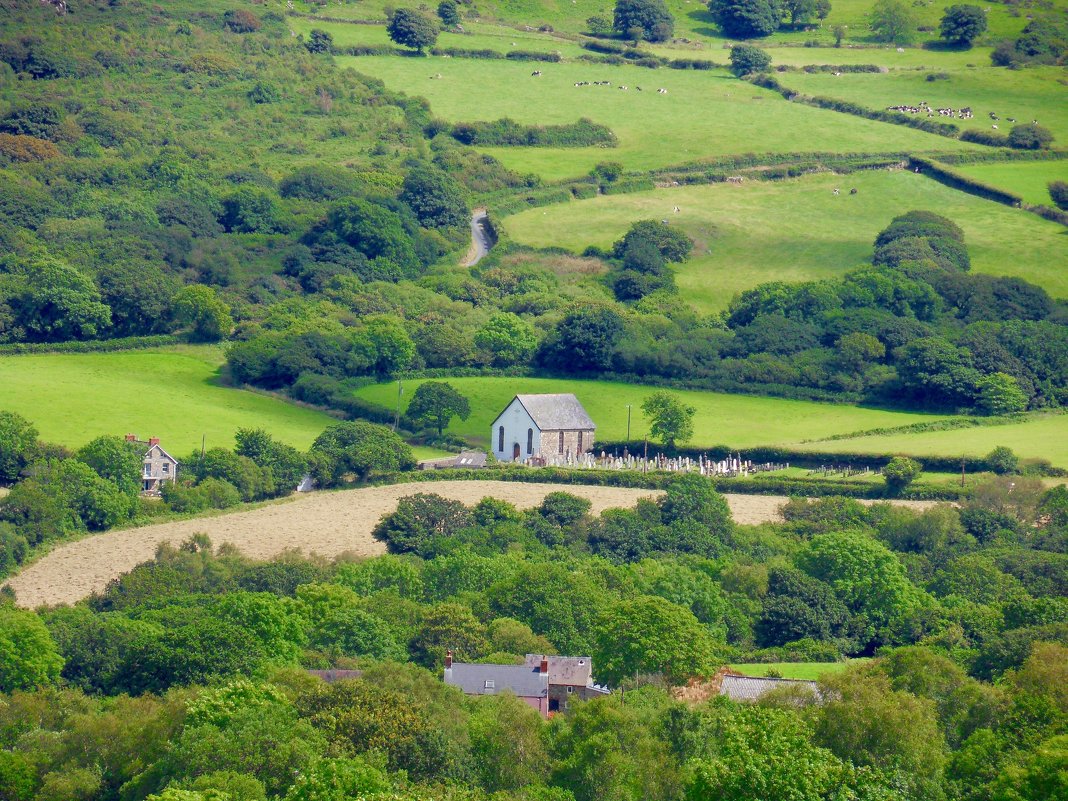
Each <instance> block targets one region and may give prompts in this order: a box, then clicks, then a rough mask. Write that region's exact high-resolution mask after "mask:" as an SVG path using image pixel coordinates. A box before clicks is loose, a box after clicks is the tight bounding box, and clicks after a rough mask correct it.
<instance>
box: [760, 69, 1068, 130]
mask: <svg viewBox="0 0 1068 801" xmlns="http://www.w3.org/2000/svg"><path fill="white" fill-rule="evenodd" d="M929 63H931V64H932V66H933V65H934V63H935V62H933V61H932V62H929ZM979 63H982V64H986V65H988V64H989V61H987V62H979ZM935 69H936V71H938V72H945V73H946V74H947V75H949V79H948V80H938V81H928V80H927V74H928V73H927V72H926V71H909V72H904V71H897V72H890V73H886V74H883V73H872V72H866V73H844V74H842V75H839V76H834V75H832V74H831V73H827V72H822V73H811V74H810V73H789V74H786V75H783V76H781V81H782V83H783V84H784V85H785V86H789V87H790V88H791V89H796V90H797V91H799V92H801V93H803V94H806V95H822V96H824V97H833V98H836V99H840V100H848V101H850V102H852V103H859V104H860V105H862V106H867V107H868V108H872V109H885V108H886V107H888V106H897V105H917V104H918V103H920V102H926V103H928V104H929V105H930V106H931V107H932V108H944V107H949V108H961V107H964V106H969V107H971V109H972V112H973V114H974V115H975V116H974V117H972V118H971V119H968V120H962V119H959V118H954V119H952V120H950V119H949V118H948V117H947V118H942V117H939V116H938V115H937V114H935V116H934V117H933V119H934V120H935V121H945V122H952V123H954V124H955V125H957V126H958V127H959V128H961V129H962V130H967V129H969V128H970V129H975V130H982V131H991V132H992V128H991V126H993V125H997V126H998V132H1000V133H1008V132H1009V129H1010V128H1012V125H1013V124H1012V123H1010V122H1009V118H1010V117H1011V118H1013V119H1015V120H1016V123H1017V124H1020V123H1026V122H1031V120H1033V119H1037V120H1038V122H1039V124H1040V125H1042V126H1043V127H1044V128H1048V129H1049V130H1050V131H1052V132H1053V135H1054V137H1055V139H1054V144H1055V145H1060V146H1065V145H1068V103H1066V102H1064V101H1065V97H1066V91H1065V88H1064V85H1063V84H1062V83H1061V81H1063V80H1064V70H1063V69H1062V68H1060V67H1032V68H1029V69H1025V70H1006V69H993V68H990V67H989V66H987V68H986V69H963V70H960V69H953V68H950V67H949V66H948V65H939V66H937V67H936V68H935ZM990 112H993V113H995V114H996V115H997V116H998V117H1000V119H999V120H997V121H996V122H995V121H994V120H992V119H990V116H989V114H990ZM915 116H916V117H920V116H922V118H923V119H926V118H927V117H926V115H925V114H923V115H919V114H918V115H915Z"/></svg>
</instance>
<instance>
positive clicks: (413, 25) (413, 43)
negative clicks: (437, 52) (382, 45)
mask: <svg viewBox="0 0 1068 801" xmlns="http://www.w3.org/2000/svg"><path fill="white" fill-rule="evenodd" d="M386 33H388V34H389V38H390V39H392V40H393V41H394V42H396V43H397V44H399V45H403V46H404V47H410V48H412V49H413V50H418V51H419V52H420V53H422V52H423V51H424V50H425V49H426V48H428V47H431V46H433V44H434V42H436V41H437V40H438V23H437V20H434V19H431V18H430V17H429V16H427V15H426V14H424V13H422V12H421V11H417V10H416V9H414V8H398V9H397V10H396V11H394V12H393V16H392V17H390V19H389V23H388V24H387V25H386Z"/></svg>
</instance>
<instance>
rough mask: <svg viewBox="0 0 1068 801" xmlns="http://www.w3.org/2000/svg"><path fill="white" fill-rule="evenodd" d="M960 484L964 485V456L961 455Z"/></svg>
mask: <svg viewBox="0 0 1068 801" xmlns="http://www.w3.org/2000/svg"><path fill="white" fill-rule="evenodd" d="M960 485H961V486H962V487H963V486H964V457H963V456H962V457H960Z"/></svg>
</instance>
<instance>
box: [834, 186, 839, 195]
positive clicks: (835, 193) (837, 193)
mask: <svg viewBox="0 0 1068 801" xmlns="http://www.w3.org/2000/svg"><path fill="white" fill-rule="evenodd" d="M839 194H840V193H839V191H838V189H837V187H836V188H835V190H834V195H835V197H837V196H838V195H839Z"/></svg>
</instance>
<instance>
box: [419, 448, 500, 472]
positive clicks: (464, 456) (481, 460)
mask: <svg viewBox="0 0 1068 801" xmlns="http://www.w3.org/2000/svg"><path fill="white" fill-rule="evenodd" d="M487 461H488V459H487V456H486V452H485V451H461V452H460V453H459V454H457V455H456V456H445V457H442V458H441V459H427V460H425V461H422V462H420V463H419V467H420V468H421V469H422V470H447V469H449V468H452V467H458V468H462V469H467V470H473V469H475V468H476V467H485V466H486V462H487Z"/></svg>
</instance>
